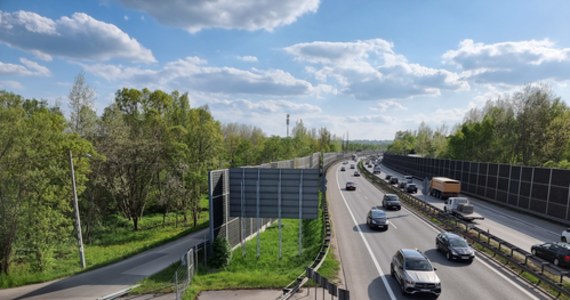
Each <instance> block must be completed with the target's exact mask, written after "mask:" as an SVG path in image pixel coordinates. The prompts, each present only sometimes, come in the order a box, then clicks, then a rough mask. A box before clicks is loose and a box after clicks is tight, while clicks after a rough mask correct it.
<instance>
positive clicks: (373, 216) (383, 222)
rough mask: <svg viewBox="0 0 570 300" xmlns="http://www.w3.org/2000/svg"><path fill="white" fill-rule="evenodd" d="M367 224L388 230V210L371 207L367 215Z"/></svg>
mask: <svg viewBox="0 0 570 300" xmlns="http://www.w3.org/2000/svg"><path fill="white" fill-rule="evenodd" d="M366 224H367V225H368V227H370V228H379V229H384V230H388V224H389V222H388V217H387V216H386V212H385V211H383V210H381V209H380V208H379V207H377V206H375V207H372V208H371V209H370V211H369V212H368V216H367V217H366Z"/></svg>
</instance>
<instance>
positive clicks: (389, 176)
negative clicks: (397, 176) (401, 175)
mask: <svg viewBox="0 0 570 300" xmlns="http://www.w3.org/2000/svg"><path fill="white" fill-rule="evenodd" d="M384 178H386V180H390V179H391V178H392V175H390V174H386V177H384Z"/></svg>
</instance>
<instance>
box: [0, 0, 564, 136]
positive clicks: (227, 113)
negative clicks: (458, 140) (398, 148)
mask: <svg viewBox="0 0 570 300" xmlns="http://www.w3.org/2000/svg"><path fill="white" fill-rule="evenodd" d="M569 11H570V1H565V0H559V1H550V0H540V1H538V0H525V1H514V0H501V1H496V0H495V1H491V0H479V1H457V0H447V1H425V0H407V1H384V0H370V1H363V0H351V1H345V0H323V1H318V0H288V1H274V0H258V1H246V0H243V1H235V0H217V1H213V0H192V1H190V0H187V1H184V0H172V1H155V0H100V1H95V0H92V1H76V0H61V1H60V0H57V1H56V0H53V1H46V0H38V1H32V0H2V1H1V2H0V89H4V90H8V91H10V92H13V93H16V94H19V95H22V96H24V97H26V98H37V99H45V100H46V101H48V103H50V104H51V105H59V106H61V107H62V109H63V110H64V111H67V109H68V95H69V91H70V90H71V87H72V84H73V81H74V78H75V77H76V76H77V75H78V74H79V73H80V72H84V74H85V77H86V80H87V84H88V85H89V86H90V87H91V88H93V89H94V91H95V92H96V95H97V96H96V100H95V103H94V108H95V109H96V111H97V112H98V113H99V114H100V113H101V112H102V111H103V109H104V108H105V107H107V106H109V105H110V104H111V103H113V101H114V93H115V92H116V91H117V90H118V89H121V88H123V87H129V88H138V89H142V88H149V89H152V90H153V89H161V90H163V91H165V92H171V91H174V90H178V91H179V92H187V93H188V94H189V96H190V99H191V105H192V106H194V107H197V106H202V105H208V106H209V108H210V111H211V112H212V114H213V115H214V117H215V118H216V119H218V120H220V121H221V122H223V123H230V122H234V123H242V124H251V125H255V126H257V127H259V128H261V129H263V131H264V132H265V133H267V134H268V135H279V136H285V135H286V125H285V116H286V114H290V115H291V121H292V124H294V122H295V121H298V120H303V123H304V124H305V126H306V127H308V128H317V129H318V128H320V127H326V128H328V129H329V130H330V131H331V132H332V133H333V134H335V135H337V136H338V137H343V136H344V135H345V134H347V133H348V134H349V137H350V139H392V138H393V137H394V134H395V132H396V131H398V130H407V129H410V130H415V129H417V128H418V126H419V124H420V123H421V122H425V123H426V124H428V125H429V126H430V127H432V128H434V129H435V128H438V127H441V126H442V125H445V126H446V127H447V128H448V130H451V129H452V128H453V126H454V125H455V124H457V123H459V122H461V121H462V119H463V117H464V115H465V113H466V112H467V111H468V110H469V109H471V108H475V107H482V106H483V105H484V104H485V102H486V101H487V100H489V99H495V98H497V97H498V96H501V95H505V94H509V93H512V92H513V91H517V90H520V88H521V87H522V86H524V85H525V84H529V83H546V84H548V85H549V86H550V87H551V88H552V90H553V92H554V94H556V95H558V96H560V97H561V98H562V99H563V100H564V101H565V102H566V103H570V102H569V101H570V100H569V99H570V88H569V87H568V82H569V80H570V34H569V33H568V30H569V29H570V18H569V17H568V12H569Z"/></svg>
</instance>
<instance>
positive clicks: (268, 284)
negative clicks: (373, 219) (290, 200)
mask: <svg viewBox="0 0 570 300" xmlns="http://www.w3.org/2000/svg"><path fill="white" fill-rule="evenodd" d="M321 216H322V214H321V213H319V218H318V219H315V220H303V243H302V245H303V251H302V254H301V255H299V244H298V235H299V221H298V220H283V225H282V235H283V236H282V257H281V258H279V246H278V241H279V236H278V234H279V230H278V225H277V222H273V223H272V224H271V226H269V227H268V228H267V229H266V230H265V231H264V232H262V233H261V235H260V255H259V257H257V238H256V237H254V238H252V239H251V240H249V241H247V242H246V243H245V254H243V253H244V251H243V249H242V248H241V246H238V247H237V248H236V249H235V250H234V251H233V253H232V254H231V259H230V260H229V263H228V264H227V265H226V266H220V267H218V268H213V267H212V266H204V265H203V264H201V265H199V266H200V267H199V268H198V271H197V272H196V274H195V276H194V277H193V279H192V283H191V284H190V286H189V287H188V289H187V290H186V293H185V295H184V299H195V298H196V297H197V296H198V294H199V293H200V292H202V291H207V290H225V289H271V288H273V289H281V288H283V287H285V286H287V285H288V284H289V283H291V282H292V281H293V280H294V279H295V278H297V277H298V276H299V275H301V274H302V273H303V272H304V271H305V268H306V267H308V266H309V265H310V264H311V263H312V262H313V261H314V260H315V258H316V257H317V254H318V252H319V251H320V247H321V244H322V238H323V236H322V235H323V223H322V219H321V218H322V217H321ZM179 265H180V264H179V263H177V264H174V265H173V266H171V267H169V268H167V269H165V270H163V271H162V272H160V273H158V274H156V275H153V276H151V277H149V278H147V279H145V280H143V281H142V283H141V286H140V287H138V288H137V289H135V290H134V291H133V292H134V293H137V294H145V293H172V292H175V291H174V272H175V271H176V269H177V268H178V267H179ZM338 270H339V262H338V260H337V259H336V258H335V257H334V254H332V252H329V255H328V256H327V258H326V259H325V262H324V263H323V265H322V268H321V269H320V270H319V272H320V273H321V274H323V275H324V276H326V277H328V278H331V279H335V278H336V276H337V273H338Z"/></svg>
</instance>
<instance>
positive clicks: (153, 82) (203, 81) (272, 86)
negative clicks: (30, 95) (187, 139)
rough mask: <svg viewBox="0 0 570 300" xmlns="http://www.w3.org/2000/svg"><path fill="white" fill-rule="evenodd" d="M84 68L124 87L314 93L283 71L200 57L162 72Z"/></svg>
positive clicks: (174, 63) (178, 62)
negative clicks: (210, 62) (235, 65)
mask: <svg viewBox="0 0 570 300" xmlns="http://www.w3.org/2000/svg"><path fill="white" fill-rule="evenodd" d="M83 67H84V68H85V70H87V71H88V72H91V73H93V74H95V75H98V76H101V77H103V78H105V79H106V80H108V81H111V82H115V81H118V80H121V81H124V84H132V85H135V86H141V87H149V88H160V89H165V88H170V89H181V90H192V91H200V92H206V93H213V94H250V95H272V96H287V95H307V94H310V93H312V92H313V91H314V88H313V86H312V85H311V83H309V82H307V81H304V80H300V79H297V78H295V77H294V76H293V75H291V74H290V73H288V72H285V71H283V70H278V69H268V70H259V69H255V68H254V69H251V70H243V69H237V68H233V67H213V66H208V63H207V61H205V60H203V59H201V58H198V57H186V58H184V59H179V60H176V61H172V62H169V63H167V64H165V65H164V67H163V68H161V69H159V70H153V69H141V68H133V67H123V66H121V65H105V64H95V65H83Z"/></svg>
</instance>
